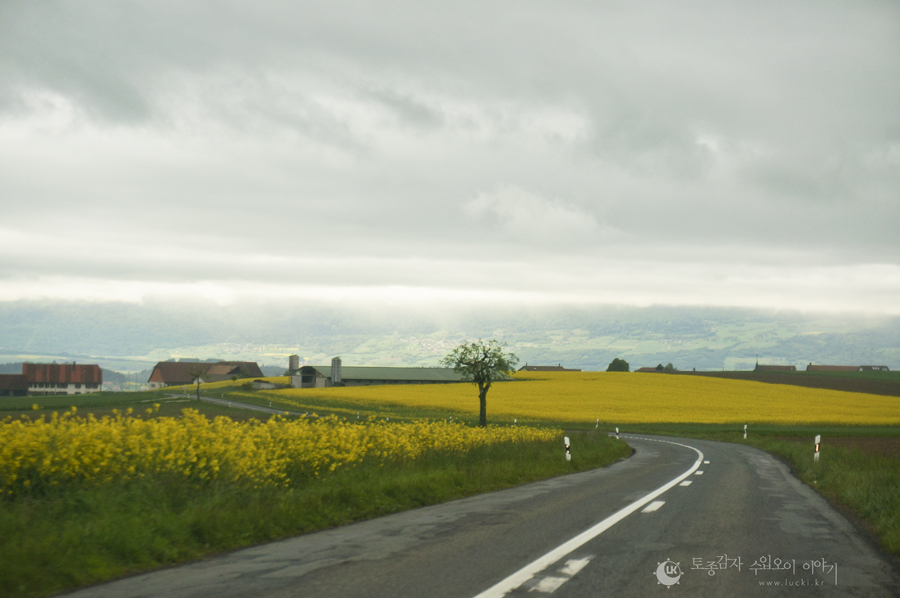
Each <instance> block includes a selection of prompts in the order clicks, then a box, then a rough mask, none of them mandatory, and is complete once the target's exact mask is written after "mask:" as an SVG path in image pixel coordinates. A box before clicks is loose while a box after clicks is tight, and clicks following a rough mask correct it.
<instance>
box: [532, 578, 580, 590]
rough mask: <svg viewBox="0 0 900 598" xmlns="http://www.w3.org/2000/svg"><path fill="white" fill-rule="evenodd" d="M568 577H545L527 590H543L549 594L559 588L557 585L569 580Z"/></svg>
mask: <svg viewBox="0 0 900 598" xmlns="http://www.w3.org/2000/svg"><path fill="white" fill-rule="evenodd" d="M569 579H571V578H569V577H545V578H544V579H542V580H541V581H540V582H538V584H537V585H536V586H534V587H533V588H531V589H530V590H528V591H529V592H543V593H545V594H550V593H551V592H555V591H556V590H558V589H559V586H561V585H563V584H564V583H566V582H567V581H569Z"/></svg>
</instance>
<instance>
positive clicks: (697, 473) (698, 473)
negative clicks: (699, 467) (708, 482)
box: [694, 471, 703, 475]
mask: <svg viewBox="0 0 900 598" xmlns="http://www.w3.org/2000/svg"><path fill="white" fill-rule="evenodd" d="M694 475H703V472H702V471H695V472H694Z"/></svg>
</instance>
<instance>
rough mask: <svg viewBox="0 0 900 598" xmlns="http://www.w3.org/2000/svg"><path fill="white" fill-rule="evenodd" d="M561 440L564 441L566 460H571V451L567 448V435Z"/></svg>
mask: <svg viewBox="0 0 900 598" xmlns="http://www.w3.org/2000/svg"><path fill="white" fill-rule="evenodd" d="M563 442H565V443H566V461H571V460H572V451H571V450H569V437H568V436H566V437H565V438H563Z"/></svg>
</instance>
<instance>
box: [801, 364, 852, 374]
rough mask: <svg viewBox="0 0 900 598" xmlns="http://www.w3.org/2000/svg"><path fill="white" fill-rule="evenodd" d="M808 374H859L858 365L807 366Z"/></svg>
mask: <svg viewBox="0 0 900 598" xmlns="http://www.w3.org/2000/svg"><path fill="white" fill-rule="evenodd" d="M806 371H807V372H858V371H859V366H858V365H813V364H809V365H808V366H806Z"/></svg>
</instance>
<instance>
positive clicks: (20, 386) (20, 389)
mask: <svg viewBox="0 0 900 598" xmlns="http://www.w3.org/2000/svg"><path fill="white" fill-rule="evenodd" d="M27 394H28V376H26V375H25V374H0V397H24V396H26V395H27Z"/></svg>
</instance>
